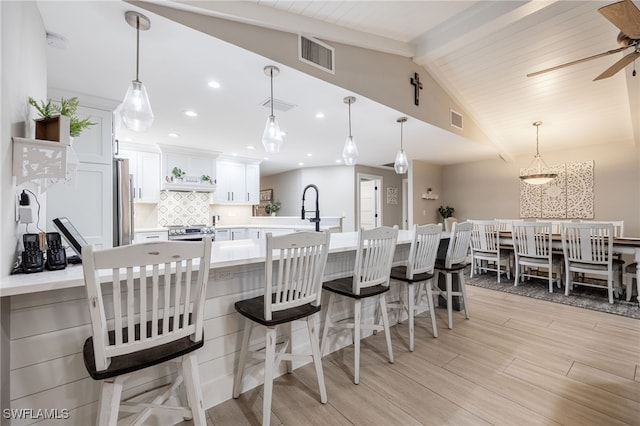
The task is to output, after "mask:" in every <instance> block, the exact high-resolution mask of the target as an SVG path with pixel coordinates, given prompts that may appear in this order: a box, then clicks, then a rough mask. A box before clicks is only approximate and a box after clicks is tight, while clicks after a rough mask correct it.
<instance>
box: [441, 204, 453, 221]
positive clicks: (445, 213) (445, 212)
mask: <svg viewBox="0 0 640 426" xmlns="http://www.w3.org/2000/svg"><path fill="white" fill-rule="evenodd" d="M454 211H455V209H454V208H453V207H449V206H447V207H444V206H440V207H438V213H440V216H442V218H443V219H446V218H448V217H451V216H453V212H454Z"/></svg>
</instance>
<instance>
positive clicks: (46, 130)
mask: <svg viewBox="0 0 640 426" xmlns="http://www.w3.org/2000/svg"><path fill="white" fill-rule="evenodd" d="M29 104H30V105H31V106H32V107H34V108H35V109H36V111H38V114H39V115H40V118H39V119H36V120H35V122H36V139H44V140H51V141H57V142H61V141H66V140H67V135H68V137H70V138H75V137H78V136H80V134H81V133H82V131H83V130H85V129H87V128H88V127H89V126H93V125H95V124H96V123H92V122H91V116H89V117H85V118H80V117H78V116H77V114H76V113H77V111H78V106H79V104H80V101H79V100H78V98H76V97H73V98H69V99H65V98H60V104H59V105H58V104H54V103H53V102H52V101H51V99H48V100H47V102H46V103H45V102H44V101H40V103H38V102H37V101H36V100H35V99H33V98H32V97H29Z"/></svg>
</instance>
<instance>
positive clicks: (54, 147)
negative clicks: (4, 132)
mask: <svg viewBox="0 0 640 426" xmlns="http://www.w3.org/2000/svg"><path fill="white" fill-rule="evenodd" d="M12 139H13V175H14V176H15V177H16V184H17V185H19V184H21V183H23V182H28V181H33V180H38V179H64V178H65V176H66V173H67V149H68V148H69V145H67V144H64V143H61V142H51V141H43V140H38V139H25V138H17V137H14V138H12Z"/></svg>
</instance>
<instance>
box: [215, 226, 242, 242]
mask: <svg viewBox="0 0 640 426" xmlns="http://www.w3.org/2000/svg"><path fill="white" fill-rule="evenodd" d="M248 238H249V231H248V230H247V228H216V241H236V240H246V239H248Z"/></svg>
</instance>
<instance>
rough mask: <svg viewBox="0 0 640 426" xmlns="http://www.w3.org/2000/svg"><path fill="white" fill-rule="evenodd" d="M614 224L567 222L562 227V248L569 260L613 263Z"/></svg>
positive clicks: (601, 263) (604, 263)
mask: <svg viewBox="0 0 640 426" xmlns="http://www.w3.org/2000/svg"><path fill="white" fill-rule="evenodd" d="M614 235H615V230H614V226H613V224H611V223H598V222H591V223H584V222H583V223H566V224H564V225H563V227H562V249H563V252H564V256H565V258H566V259H567V261H569V262H579V263H592V264H599V265H609V266H610V265H611V264H612V262H613V238H614Z"/></svg>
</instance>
